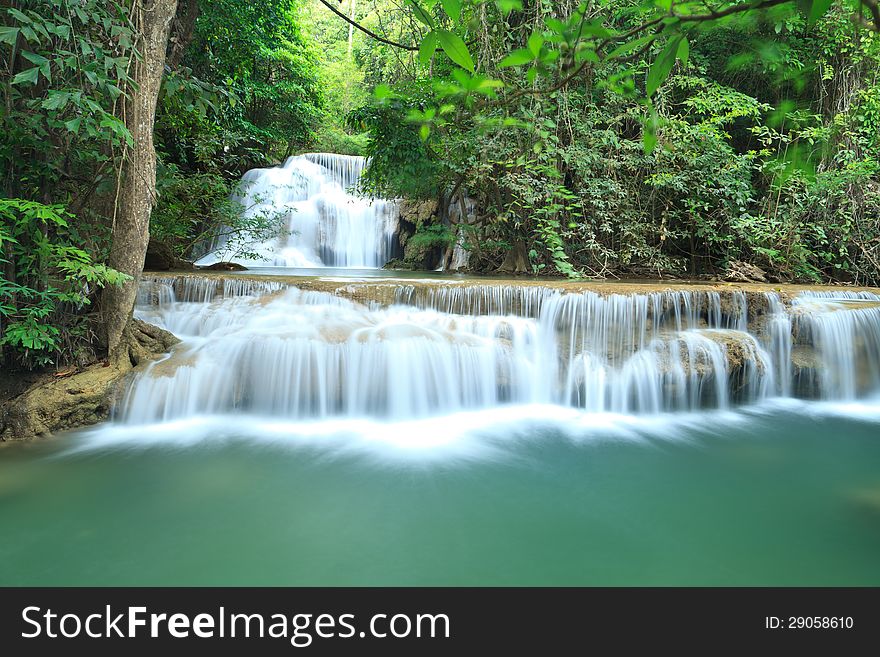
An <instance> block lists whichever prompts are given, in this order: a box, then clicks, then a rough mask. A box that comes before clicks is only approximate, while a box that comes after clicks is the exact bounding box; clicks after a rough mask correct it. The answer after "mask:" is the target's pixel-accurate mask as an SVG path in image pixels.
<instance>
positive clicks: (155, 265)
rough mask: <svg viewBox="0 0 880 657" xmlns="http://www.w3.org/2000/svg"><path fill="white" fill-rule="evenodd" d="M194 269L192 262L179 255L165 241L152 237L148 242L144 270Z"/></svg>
mask: <svg viewBox="0 0 880 657" xmlns="http://www.w3.org/2000/svg"><path fill="white" fill-rule="evenodd" d="M192 269H194V267H193V264H192V263H191V262H187V261H186V260H182V259H181V258H178V257H177V254H175V253H174V249H172V248H171V247H170V246H169V245H168V244H166V243H165V242H160V241H159V240H157V239H153V238H150V242H149V244H147V255H146V257H145V258H144V270H146V271H188V270H192Z"/></svg>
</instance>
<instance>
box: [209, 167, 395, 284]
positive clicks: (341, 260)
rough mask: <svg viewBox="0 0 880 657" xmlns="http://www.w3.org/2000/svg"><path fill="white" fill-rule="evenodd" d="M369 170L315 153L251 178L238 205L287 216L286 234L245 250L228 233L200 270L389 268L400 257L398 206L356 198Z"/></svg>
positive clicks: (248, 211)
mask: <svg viewBox="0 0 880 657" xmlns="http://www.w3.org/2000/svg"><path fill="white" fill-rule="evenodd" d="M365 165H366V159H365V158H362V157H355V156H349V155H335V154H331V153H309V154H306V155H297V156H294V157H291V158H289V159H288V160H287V162H285V164H284V166H280V167H273V168H271V169H253V170H251V171H248V172H247V173H246V174H245V175H244V177H243V178H242V186H243V190H242V194H241V195H240V196H239V197H238V200H239V201H240V202H241V204H242V212H243V214H244V216H245V217H250V218H255V217H260V216H263V217H268V218H271V217H276V216H280V217H281V218H282V222H281V223H282V228H281V230H280V231H279V232H278V234H276V235H272V236H271V237H269V239H261V238H259V237H253V236H251V237H248V236H245V237H244V238H243V242H242V240H236V239H233V238H232V237H231V236H230V234H229V233H228V232H226V233H224V234H221V235H220V236H219V237H218V240H217V244H216V245H215V248H214V249H213V250H212V251H211V252H210V253H208V254H207V255H205V256H204V257H202V258H201V259H200V260H198V261H197V263H196V264H198V265H211V264H214V263H217V262H224V261H230V260H234V261H235V262H238V263H240V264H243V265H244V266H246V267H266V266H277V267H306V268H313V267H362V268H377V267H382V266H383V265H384V264H385V263H386V262H387V261H388V260H390V259H391V258H392V256H393V249H394V244H395V242H396V233H397V204H396V203H395V202H394V201H388V200H385V199H372V200H371V199H367V198H363V197H361V196H359V195H357V194H356V193H355V192H354V191H353V190H354V189H355V188H356V187H357V185H358V182H359V181H360V177H361V174H362V173H363V170H364V167H365ZM262 237H265V235H263V236H262ZM242 253H247V254H250V255H251V256H252V257H245V256H243V255H242Z"/></svg>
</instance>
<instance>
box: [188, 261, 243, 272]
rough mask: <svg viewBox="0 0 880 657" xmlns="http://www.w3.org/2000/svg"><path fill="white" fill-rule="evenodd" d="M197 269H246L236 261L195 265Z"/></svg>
mask: <svg viewBox="0 0 880 657" xmlns="http://www.w3.org/2000/svg"><path fill="white" fill-rule="evenodd" d="M197 269H198V270H199V271H247V267H245V266H244V265H240V264H238V263H237V262H215V263H214V264H213V265H207V266H206V267H197Z"/></svg>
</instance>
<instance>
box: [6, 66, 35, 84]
mask: <svg viewBox="0 0 880 657" xmlns="http://www.w3.org/2000/svg"><path fill="white" fill-rule="evenodd" d="M39 76H40V67H39V66H34V67H33V68H29V69H28V70H26V71H22V72H21V73H19V74H18V75H16V76H15V77H14V78H12V84H22V83H24V82H30V83H31V84H36V83H37V78H38V77H39Z"/></svg>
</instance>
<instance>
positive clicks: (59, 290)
mask: <svg viewBox="0 0 880 657" xmlns="http://www.w3.org/2000/svg"><path fill="white" fill-rule="evenodd" d="M134 39H135V35H134V31H133V28H132V25H131V24H130V22H129V19H128V17H127V15H126V13H125V12H124V7H123V6H121V5H116V4H113V3H110V4H108V3H106V2H102V1H99V0H80V1H77V2H70V1H69V0H32V1H30V2H12V3H7V6H6V7H4V8H2V9H0V62H2V63H0V66H2V67H3V84H2V85H0V107H2V108H3V109H2V110H0V122H2V128H0V172H2V173H0V176H2V178H0V221H2V223H0V241H2V242H3V249H2V252H0V259H2V263H0V289H2V302H0V303H2V310H0V320H2V324H3V330H2V332H0V333H2V338H0V348H2V354H0V360H2V361H3V363H4V366H25V367H33V366H42V365H47V364H49V363H53V362H54V363H61V362H75V361H83V360H88V359H89V357H90V354H91V351H92V347H91V342H92V339H91V338H92V330H91V328H90V326H89V325H88V323H87V321H86V319H87V314H88V309H89V308H90V304H91V301H92V299H93V294H94V292H95V290H96V289H97V288H99V287H101V286H103V285H107V284H114V283H120V282H121V281H122V278H121V275H120V274H118V273H117V272H114V271H113V270H111V269H108V268H107V267H106V266H104V265H103V264H100V263H101V260H102V258H103V255H104V253H105V252H106V248H107V241H106V237H107V235H108V232H109V226H110V225H111V223H112V217H113V200H112V196H111V194H110V191H111V190H112V189H113V188H114V186H115V181H116V178H117V172H118V167H119V163H120V161H121V157H122V155H123V153H124V151H125V149H126V148H127V147H128V146H129V144H130V135H129V133H128V131H127V130H126V128H125V125H124V123H123V122H122V120H121V119H120V118H119V117H120V113H121V106H122V103H123V100H124V90H125V89H126V88H127V87H128V85H129V83H130V79H129V76H128V66H129V60H130V57H131V55H132V52H133V44H134ZM38 201H39V202H38Z"/></svg>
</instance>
